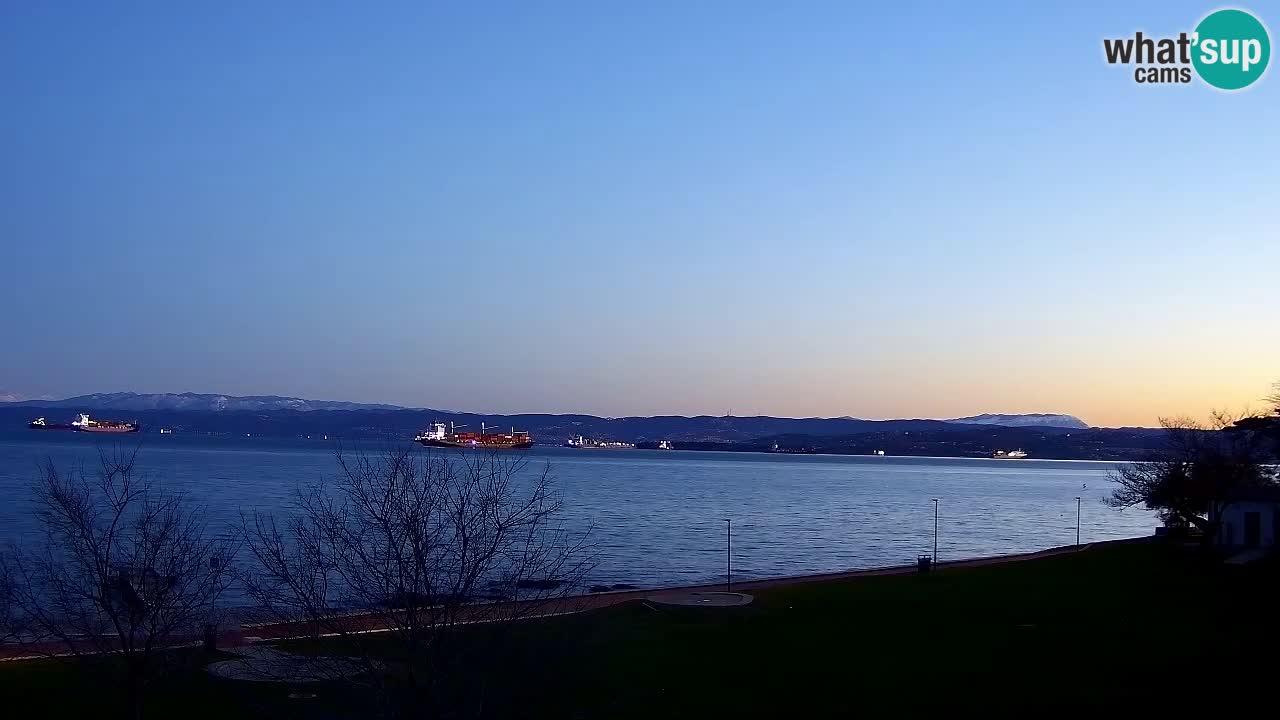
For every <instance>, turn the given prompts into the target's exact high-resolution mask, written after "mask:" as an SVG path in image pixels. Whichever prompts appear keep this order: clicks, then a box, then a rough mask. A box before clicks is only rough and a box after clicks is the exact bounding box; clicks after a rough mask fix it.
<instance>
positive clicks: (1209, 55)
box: [1191, 10, 1271, 90]
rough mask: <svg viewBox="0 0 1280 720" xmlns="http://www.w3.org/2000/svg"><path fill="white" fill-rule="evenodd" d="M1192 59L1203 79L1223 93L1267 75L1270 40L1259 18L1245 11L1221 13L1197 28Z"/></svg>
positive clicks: (1247, 84) (1204, 20)
mask: <svg viewBox="0 0 1280 720" xmlns="http://www.w3.org/2000/svg"><path fill="white" fill-rule="evenodd" d="M1192 43H1194V45H1195V50H1194V51H1193V55H1192V58H1191V62H1192V64H1194V65H1195V67H1196V73H1197V74H1199V75H1200V79H1201V80H1204V81H1205V82H1207V83H1209V84H1210V85H1212V86H1214V87H1216V88H1219V89H1222V90H1239V89H1240V88H1244V87H1248V86H1250V85H1252V84H1253V83H1254V82H1255V81H1256V80H1257V79H1258V78H1260V77H1262V73H1264V72H1266V71H1267V61H1269V60H1270V59H1271V38H1270V37H1269V36H1268V35H1267V29H1266V28H1265V27H1263V26H1262V23H1261V22H1260V21H1259V20H1258V18H1256V17H1254V16H1252V15H1250V14H1249V13H1247V12H1245V11H1243V10H1219V11H1217V12H1215V13H1212V14H1210V15H1209V16H1208V17H1206V18H1205V19H1203V20H1201V21H1200V24H1199V25H1197V26H1196V34H1195V36H1194V39H1193V40H1192Z"/></svg>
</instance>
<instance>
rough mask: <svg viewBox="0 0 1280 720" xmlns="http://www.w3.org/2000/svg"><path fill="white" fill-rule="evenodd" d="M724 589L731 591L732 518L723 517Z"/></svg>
mask: <svg viewBox="0 0 1280 720" xmlns="http://www.w3.org/2000/svg"><path fill="white" fill-rule="evenodd" d="M724 522H725V530H724V533H725V535H724V540H725V543H724V591H725V592H733V519H732V518H725V519H724Z"/></svg>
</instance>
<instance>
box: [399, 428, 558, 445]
mask: <svg viewBox="0 0 1280 720" xmlns="http://www.w3.org/2000/svg"><path fill="white" fill-rule="evenodd" d="M459 427H461V426H459ZM413 441H414V442H416V443H422V444H423V445H425V446H427V447H444V448H475V449H477V450H524V449H526V448H531V447H533V438H532V437H530V436H529V433H527V432H517V431H516V429H515V428H511V432H509V433H496V432H487V431H486V430H485V426H484V423H480V432H478V433H477V432H458V431H457V429H456V428H455V427H454V425H453V423H449V426H448V429H446V428H445V424H444V423H432V424H431V429H430V430H427V431H425V432H421V433H418V434H417V435H416V436H415V437H414V438H413Z"/></svg>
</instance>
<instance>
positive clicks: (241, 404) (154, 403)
mask: <svg viewBox="0 0 1280 720" xmlns="http://www.w3.org/2000/svg"><path fill="white" fill-rule="evenodd" d="M10 402H13V401H10ZM17 402H20V403H21V404H22V405H26V406H27V407H45V408H68V409H72V408H79V409H92V410H129V411H137V410H187V411H203V412H242V411H248V412H262V411H266V410H296V411H298V412H314V411H317V410H405V409H406V408H403V407H401V406H399V405H376V404H372V405H371V404H367V403H353V402H337V401H331V400H303V399H301V398H293V397H280V396H278V395H247V396H243V397H237V396H235V395H211V394H205V393H131V392H121V393H93V394H92V395H77V396H76V397H70V398H67V399H65V400H21V401H17Z"/></svg>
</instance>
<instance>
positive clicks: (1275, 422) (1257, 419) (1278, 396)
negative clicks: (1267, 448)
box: [1235, 383, 1280, 460]
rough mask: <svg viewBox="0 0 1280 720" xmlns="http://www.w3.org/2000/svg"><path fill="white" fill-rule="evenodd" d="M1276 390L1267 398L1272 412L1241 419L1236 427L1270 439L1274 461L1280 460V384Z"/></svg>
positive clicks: (1277, 384) (1276, 385)
mask: <svg viewBox="0 0 1280 720" xmlns="http://www.w3.org/2000/svg"><path fill="white" fill-rule="evenodd" d="M1274 388H1275V392H1274V393H1273V394H1272V395H1271V396H1270V397H1268V398H1267V401H1268V402H1270V403H1271V412H1270V413H1267V414H1264V415H1253V416H1250V417H1245V418H1241V419H1240V420H1237V421H1236V423H1235V427H1236V429H1239V430H1246V431H1249V432H1256V433H1259V434H1261V435H1263V436H1264V437H1267V438H1270V440H1271V451H1272V456H1273V459H1275V460H1280V383H1276V384H1275V386H1274Z"/></svg>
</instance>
